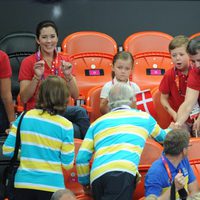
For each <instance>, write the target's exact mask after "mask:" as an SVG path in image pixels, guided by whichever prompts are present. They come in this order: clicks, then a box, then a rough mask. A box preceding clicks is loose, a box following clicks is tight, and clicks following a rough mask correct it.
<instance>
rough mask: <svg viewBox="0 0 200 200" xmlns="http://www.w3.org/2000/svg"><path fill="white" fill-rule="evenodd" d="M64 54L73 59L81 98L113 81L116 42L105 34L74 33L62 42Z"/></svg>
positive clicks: (90, 32) (91, 32)
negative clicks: (112, 72)
mask: <svg viewBox="0 0 200 200" xmlns="http://www.w3.org/2000/svg"><path fill="white" fill-rule="evenodd" d="M61 53H63V54H66V55H69V56H70V57H71V60H72V63H73V65H74V74H75V76H76V79H77V84H78V87H79V90H80V96H82V97H83V99H84V98H85V97H86V95H87V92H88V91H89V89H90V88H92V87H94V86H98V85H103V84H104V83H106V82H108V81H110V80H111V71H112V69H111V65H112V59H113V56H114V55H115V54H116V53H117V43H116V41H115V40H114V39H113V38H112V37H110V36H109V35H107V34H105V33H100V32H95V31H81V32H76V33H72V34H71V35H69V36H67V37H66V38H65V39H64V40H63V41H62V52H61Z"/></svg>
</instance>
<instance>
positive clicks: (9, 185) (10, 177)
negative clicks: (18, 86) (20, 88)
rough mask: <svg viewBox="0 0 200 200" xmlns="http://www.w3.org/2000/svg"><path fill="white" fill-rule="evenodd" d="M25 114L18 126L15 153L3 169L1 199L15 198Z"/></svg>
mask: <svg viewBox="0 0 200 200" xmlns="http://www.w3.org/2000/svg"><path fill="white" fill-rule="evenodd" d="M25 114H26V111H24V112H23V113H22V115H21V117H20V120H19V124H18V127H17V133H16V142H15V150H14V155H13V157H12V158H11V160H10V163H9V166H7V167H5V169H4V171H3V175H2V183H1V186H0V190H1V194H0V195H1V196H0V200H4V199H5V198H8V199H9V200H14V180H15V174H16V171H17V169H18V167H19V162H18V161H17V156H18V151H19V147H20V144H21V140H20V126H21V122H22V119H23V117H24V115H25Z"/></svg>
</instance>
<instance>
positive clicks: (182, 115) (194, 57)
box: [175, 39, 200, 131]
mask: <svg viewBox="0 0 200 200" xmlns="http://www.w3.org/2000/svg"><path fill="white" fill-rule="evenodd" d="M187 51H188V54H189V56H190V60H191V64H192V67H193V69H192V70H191V72H190V74H189V78H188V84H187V90H186V96H185V101H184V102H183V104H182V105H181V106H180V108H179V110H178V115H177V120H176V123H175V126H176V127H180V126H182V125H183V123H184V122H185V121H186V119H187V118H188V116H189V115H190V113H191V111H192V109H193V107H194V105H195V104H196V103H198V104H199V105H200V94H199V91H200V39H193V40H191V41H190V42H189V44H188V47H187ZM193 129H194V130H197V131H199V130H200V115H198V117H197V119H196V120H195V122H194V125H193Z"/></svg>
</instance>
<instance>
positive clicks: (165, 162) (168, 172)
mask: <svg viewBox="0 0 200 200" xmlns="http://www.w3.org/2000/svg"><path fill="white" fill-rule="evenodd" d="M161 158H162V163H163V165H164V166H165V169H166V171H167V174H168V177H169V181H170V184H172V182H173V180H172V174H171V171H170V169H169V165H168V163H167V161H166V159H165V158H164V156H162V157H161Z"/></svg>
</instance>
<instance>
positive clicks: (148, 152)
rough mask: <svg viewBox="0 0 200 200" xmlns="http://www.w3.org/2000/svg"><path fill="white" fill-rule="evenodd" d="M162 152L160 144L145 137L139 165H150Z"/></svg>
mask: <svg viewBox="0 0 200 200" xmlns="http://www.w3.org/2000/svg"><path fill="white" fill-rule="evenodd" d="M162 152H163V147H162V145H161V144H159V143H158V142H156V141H155V140H153V139H150V138H147V141H146V144H145V146H144V149H143V151H142V155H141V158H140V165H151V164H152V163H153V162H154V161H155V160H157V159H158V158H159V157H160V156H161V155H162Z"/></svg>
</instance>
